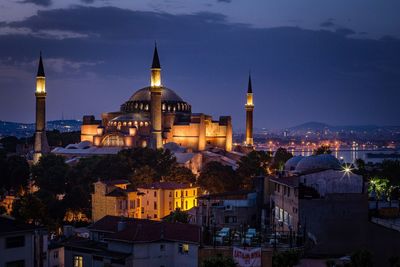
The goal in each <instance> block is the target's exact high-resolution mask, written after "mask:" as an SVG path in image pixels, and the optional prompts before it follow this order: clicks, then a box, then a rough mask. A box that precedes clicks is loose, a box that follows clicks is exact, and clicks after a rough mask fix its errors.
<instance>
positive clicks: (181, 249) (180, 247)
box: [178, 244, 189, 254]
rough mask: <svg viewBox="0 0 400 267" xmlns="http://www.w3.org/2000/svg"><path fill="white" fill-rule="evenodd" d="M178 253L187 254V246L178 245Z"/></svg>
mask: <svg viewBox="0 0 400 267" xmlns="http://www.w3.org/2000/svg"><path fill="white" fill-rule="evenodd" d="M178 252H179V253H181V254H188V253H189V244H179V247H178Z"/></svg>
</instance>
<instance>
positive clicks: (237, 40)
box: [0, 6, 400, 128]
mask: <svg viewBox="0 0 400 267" xmlns="http://www.w3.org/2000/svg"><path fill="white" fill-rule="evenodd" d="M0 28H1V29H2V31H0V32H2V34H0V43H1V46H2V49H0V59H1V58H3V59H5V58H8V57H12V61H7V62H6V63H4V64H5V65H8V66H14V70H15V72H17V70H18V69H21V70H24V71H27V72H28V73H29V74H30V75H31V79H32V77H34V75H35V71H36V67H37V53H38V51H39V50H43V51H44V60H45V62H44V63H45V68H46V73H47V70H49V77H48V83H49V96H51V97H52V99H50V98H49V102H48V103H49V105H50V106H49V108H48V110H49V116H50V118H52V117H51V116H53V114H60V110H59V107H60V106H65V107H68V106H70V107H71V106H73V107H74V112H76V114H77V117H80V115H83V114H85V113H88V112H90V113H93V114H100V113H101V112H104V111H112V110H118V108H119V105H120V104H121V103H123V101H125V100H126V99H127V98H129V96H130V95H131V94H132V93H133V92H134V91H135V90H136V89H138V88H141V87H144V86H146V85H148V83H149V77H148V75H149V67H150V64H151V57H152V52H153V45H154V40H157V43H158V44H159V54H160V60H161V65H162V66H163V82H165V85H166V86H169V87H171V88H174V89H175V90H176V92H177V93H178V94H180V95H181V96H182V97H183V98H184V99H185V100H186V101H188V102H190V103H191V104H192V106H193V110H194V111H195V112H207V113H209V114H211V115H214V116H215V115H221V114H231V115H232V116H233V122H234V124H235V128H239V127H241V125H242V121H243V120H244V110H243V108H242V102H243V98H244V94H245V87H246V76H247V71H248V69H249V67H251V69H252V73H253V83H254V84H253V89H254V92H255V102H256V106H257V112H256V116H255V125H256V126H257V127H261V126H265V125H271V126H272V127H273V126H275V127H280V126H284V125H286V126H288V125H291V124H297V123H299V122H302V121H304V120H323V121H326V122H331V123H336V124H345V123H351V122H355V121H357V122H359V123H365V122H374V121H379V122H380V123H386V124H393V123H394V122H399V118H398V116H397V115H396V114H397V113H398V112H397V110H396V107H397V105H396V103H395V101H396V100H397V99H399V98H400V93H399V90H398V88H399V87H400V76H399V75H398V73H399V70H400V55H399V53H398V51H399V50H400V44H399V42H387V41H384V40H373V39H367V38H362V39H361V38H350V37H352V36H351V34H353V31H352V30H350V29H346V28H344V29H341V30H340V29H339V30H338V31H337V32H335V31H334V29H335V27H334V28H333V29H332V30H316V31H313V30H306V29H302V28H300V27H278V28H254V27H251V26H249V25H245V24H233V23H229V22H228V21H227V19H226V17H224V16H223V15H221V14H216V13H204V12H203V13H196V14H189V15H188V14H186V15H184V14H180V15H171V14H167V13H157V12H144V11H132V10H125V9H119V8H115V7H92V6H74V7H71V8H66V9H52V10H42V11H39V12H38V13H37V14H36V15H34V16H32V17H29V18H26V19H24V20H21V21H16V22H11V23H0ZM60 33H63V34H65V33H69V35H68V34H67V36H69V37H71V38H64V39H61V38H59V37H58V38H56V37H54V36H60V35H61V34H60ZM44 34H47V36H49V35H50V36H52V38H43V35H44ZM72 36H79V37H76V38H72ZM294 40H295V41H294ZM13 62H15V63H13ZM18 62H20V65H18ZM23 63H24V64H25V65H22V64H23ZM7 73H8V76H10V75H11V74H12V73H10V71H8V72H7ZM85 73H86V74H87V73H91V74H90V75H86V74H85ZM93 74H96V75H93ZM18 75H20V74H18ZM18 75H15V76H16V77H17V76H18ZM81 75H82V76H84V75H86V76H85V77H87V80H85V82H79V83H78V82H73V83H69V82H65V79H66V77H74V78H75V77H80V76H81ZM28 76H29V75H28ZM21 77H22V78H21V79H19V82H22V81H21V80H24V79H25V77H26V76H22V75H21ZM98 77H101V78H98ZM71 80H73V79H71ZM54 81H58V82H57V84H56V85H54V86H53V87H52V86H51V83H52V82H54ZM14 83H15V79H14V80H13V79H3V76H2V77H0V88H7V87H14V88H18V90H19V91H18V92H20V93H21V92H22V91H23V92H25V94H26V96H28V100H29V96H32V84H30V83H32V81H31V80H28V81H25V83H26V85H22V84H18V86H16V85H15V84H14ZM51 88H56V90H54V89H53V90H51ZM24 90H25V91H24ZM4 91H5V90H0V114H9V116H10V117H12V118H9V119H13V120H30V118H28V119H27V118H23V117H24V116H28V115H27V114H32V112H29V110H27V109H26V108H25V106H24V105H27V103H25V102H24V103H23V104H22V108H21V111H20V112H10V110H12V108H13V105H12V104H10V103H8V102H9V101H5V99H9V96H8V95H7V94H6V93H5V92H4ZM67 93H68V94H69V95H68V97H65V95H66V94H67ZM227 94H229V99H227V96H226V95H227ZM22 95H24V94H22ZM24 96H25V95H24ZM93 96H96V100H95V101H86V102H85V103H84V104H82V105H76V104H75V102H73V101H74V99H78V98H79V99H93ZM344 96H345V97H344ZM389 96H390V97H389ZM15 97H18V96H17V95H16V96H15ZM24 99H25V98H24ZM69 99H72V100H69ZM273 99H284V100H285V101H284V103H283V104H282V102H281V101H271V100H273ZM327 99H329V105H331V106H332V107H334V106H335V107H337V106H340V109H337V108H331V109H327V108H326V103H327V102H326V100H327ZM354 99H357V104H356V108H355V104H354ZM28 100H24V101H28ZM299 103H301V107H302V108H299V106H298V104H299ZM51 105H53V106H51ZM371 106H374V107H375V108H374V112H371V109H370V107H371ZM270 110H275V111H276V113H277V114H280V115H279V116H267V117H265V116H264V117H263V116H262V114H270ZM316 110H317V111H318V112H316ZM257 114H258V115H257ZM13 116H14V117H13ZM17 116H19V117H17ZM18 118H20V119H18ZM382 118H383V119H382ZM335 120H336V121H335ZM339 120H342V121H339Z"/></svg>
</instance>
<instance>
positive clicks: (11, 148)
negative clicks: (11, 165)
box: [0, 136, 19, 153]
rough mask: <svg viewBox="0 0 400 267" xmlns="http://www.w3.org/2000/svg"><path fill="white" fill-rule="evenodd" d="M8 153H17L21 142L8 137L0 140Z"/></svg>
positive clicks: (13, 137) (15, 138)
mask: <svg viewBox="0 0 400 267" xmlns="http://www.w3.org/2000/svg"><path fill="white" fill-rule="evenodd" d="M0 143H2V144H3V147H4V150H5V151H6V152H7V153H15V151H16V148H17V144H18V143H19V140H18V138H17V137H15V136H6V137H4V138H2V139H1V140H0Z"/></svg>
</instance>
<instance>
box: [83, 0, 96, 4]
mask: <svg viewBox="0 0 400 267" xmlns="http://www.w3.org/2000/svg"><path fill="white" fill-rule="evenodd" d="M94 1H95V0H81V2H82V3H85V4H93V3H94Z"/></svg>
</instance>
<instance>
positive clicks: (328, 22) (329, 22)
mask: <svg viewBox="0 0 400 267" xmlns="http://www.w3.org/2000/svg"><path fill="white" fill-rule="evenodd" d="M333 21H334V19H333V18H329V19H327V20H325V21H323V22H321V24H320V25H319V26H321V27H323V28H333V27H334V26H335V25H336V24H335V23H334V22H333Z"/></svg>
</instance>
